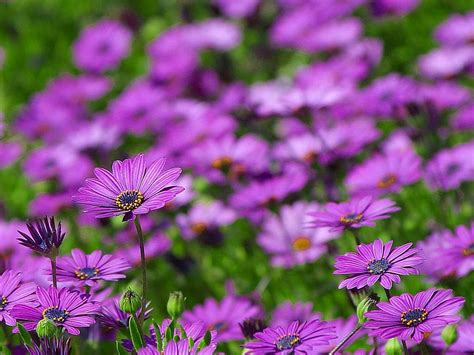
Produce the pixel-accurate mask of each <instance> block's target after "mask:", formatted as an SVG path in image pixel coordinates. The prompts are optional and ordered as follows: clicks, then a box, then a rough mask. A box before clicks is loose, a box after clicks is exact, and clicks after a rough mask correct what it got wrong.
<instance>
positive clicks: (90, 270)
mask: <svg viewBox="0 0 474 355" xmlns="http://www.w3.org/2000/svg"><path fill="white" fill-rule="evenodd" d="M98 273H99V269H98V268H96V267H84V268H82V269H77V270H76V271H74V274H76V277H77V278H78V279H80V280H88V279H90V278H92V277H94V276H97V274H98Z"/></svg>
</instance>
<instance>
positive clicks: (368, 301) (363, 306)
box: [356, 295, 378, 324]
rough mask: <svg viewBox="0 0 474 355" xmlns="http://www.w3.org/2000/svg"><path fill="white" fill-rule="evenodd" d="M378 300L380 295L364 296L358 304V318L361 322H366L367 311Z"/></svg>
mask: <svg viewBox="0 0 474 355" xmlns="http://www.w3.org/2000/svg"><path fill="white" fill-rule="evenodd" d="M377 302H378V297H373V296H372V295H369V296H367V297H366V298H364V299H363V300H362V301H360V303H359V304H358V305H357V311H356V314H357V319H358V321H359V324H362V323H364V322H365V321H366V320H367V319H366V318H365V313H367V312H368V311H370V310H371V309H372V308H373V306H374V305H375V304H376V303H377Z"/></svg>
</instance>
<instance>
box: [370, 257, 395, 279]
mask: <svg viewBox="0 0 474 355" xmlns="http://www.w3.org/2000/svg"><path fill="white" fill-rule="evenodd" d="M390 266H392V264H390V263H389V262H388V260H387V259H384V258H382V259H380V260H372V261H370V263H369V264H368V265H367V271H368V272H369V273H371V274H372V275H382V274H383V273H385V272H386V271H387V270H388V269H390Z"/></svg>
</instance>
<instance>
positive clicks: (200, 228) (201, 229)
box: [191, 222, 207, 234]
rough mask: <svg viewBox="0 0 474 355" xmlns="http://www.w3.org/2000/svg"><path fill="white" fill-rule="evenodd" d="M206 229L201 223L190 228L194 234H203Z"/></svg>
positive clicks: (204, 224)
mask: <svg viewBox="0 0 474 355" xmlns="http://www.w3.org/2000/svg"><path fill="white" fill-rule="evenodd" d="M206 228H207V225H206V223H202V222H198V223H194V224H193V225H192V226H191V230H192V231H193V232H194V233H196V234H201V233H203V232H204V231H205V230H206Z"/></svg>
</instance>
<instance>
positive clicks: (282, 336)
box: [244, 320, 336, 355]
mask: <svg viewBox="0 0 474 355" xmlns="http://www.w3.org/2000/svg"><path fill="white" fill-rule="evenodd" d="M335 337H336V333H335V332H334V327H332V326H330V325H329V324H328V323H326V322H321V321H318V320H311V321H309V322H302V323H300V322H298V321H294V322H292V323H291V324H290V325H289V326H286V327H275V328H273V327H270V328H267V329H265V330H264V331H263V332H260V333H256V334H255V338H256V339H257V341H251V342H249V343H246V344H245V345H244V347H245V348H246V349H248V350H249V351H248V352H247V354H262V355H263V354H291V353H296V354H313V353H314V348H315V347H316V346H319V345H324V344H329V341H330V340H332V339H334V338H335Z"/></svg>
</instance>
